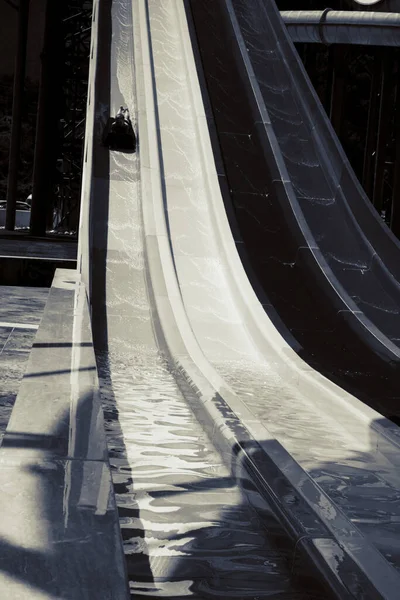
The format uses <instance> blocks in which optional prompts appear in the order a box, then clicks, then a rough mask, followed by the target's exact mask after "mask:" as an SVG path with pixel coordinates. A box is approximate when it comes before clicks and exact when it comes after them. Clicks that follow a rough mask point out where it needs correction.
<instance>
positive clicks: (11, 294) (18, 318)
mask: <svg viewBox="0 0 400 600" xmlns="http://www.w3.org/2000/svg"><path fill="white" fill-rule="evenodd" d="M48 293H49V290H48V288H25V287H10V286H2V287H0V444H1V441H2V439H3V435H4V432H5V429H6V427H7V423H8V420H9V418H10V414H11V410H12V407H13V405H14V402H15V398H16V396H17V393H18V388H19V385H20V382H21V380H22V377H23V376H24V373H25V368H26V362H27V360H28V357H29V352H30V349H31V347H32V344H33V341H34V339H35V335H36V330H37V327H38V325H39V323H40V319H41V317H42V314H43V310H44V306H45V304H46V299H47V296H48Z"/></svg>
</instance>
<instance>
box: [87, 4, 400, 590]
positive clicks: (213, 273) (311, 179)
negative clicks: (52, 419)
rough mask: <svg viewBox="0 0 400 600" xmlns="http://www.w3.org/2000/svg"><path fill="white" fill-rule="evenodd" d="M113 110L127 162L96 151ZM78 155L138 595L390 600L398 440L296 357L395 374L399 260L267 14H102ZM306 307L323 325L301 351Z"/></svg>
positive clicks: (133, 9)
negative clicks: (121, 118) (128, 145)
mask: <svg viewBox="0 0 400 600" xmlns="http://www.w3.org/2000/svg"><path fill="white" fill-rule="evenodd" d="M269 8H270V10H269ZM192 9H193V11H192ZM271 11H272V12H271ZM270 12H271V14H272V15H275V14H276V15H277V16H276V19H275V21H274V20H273V19H272V17H271V22H270V21H269V20H268V19H269V16H270V15H269V13H270ZM268 26H269V27H270V29H265V28H267V27H268ZM191 34H192V36H191ZM206 34H207V36H208V43H206V42H207V37H204V36H206ZM245 34H246V35H247V36H248V39H247V40H245V38H244V35H245ZM267 34H268V35H267ZM202 35H203V38H202ZM250 37H251V39H250ZM202 39H203V40H204V42H202ZM246 44H247V47H246ZM257 44H266V45H267V46H266V47H265V48H264V46H263V47H262V48H260V47H259V46H258V45H257ZM268 44H269V45H270V46H269V47H268ZM207 46H208V48H210V49H211V50H210V53H211V54H210V56H211V58H213V60H209V59H210V56H208V58H207V52H206V51H207ZM217 51H218V52H220V53H219V54H218V52H217ZM212 52H213V53H214V54H212ZM257 57H259V60H258V61H257ZM266 57H268V58H269V59H270V62H269V66H268V69H269V70H268V77H267V79H265V78H264V79H263V78H262V77H261V73H260V72H259V71H257V68H259V69H262V68H264V63H265V58H266ZM208 60H209V62H207V61H208ZM211 64H214V66H215V67H218V69H219V75H220V77H218V79H217V78H215V77H214V85H215V88H218V89H219V90H220V92H221V94H222V100H221V101H220V103H219V104H218V97H217V94H216V95H215V96H214V95H213V90H212V85H211V83H212V80H213V75H214V74H215V73H214V72H213V70H212V68H211ZM202 66H204V67H206V68H205V69H204V73H202ZM208 67H210V70H209V69H208ZM223 74H225V76H223ZM289 75H290V77H291V79H289ZM295 75H296V76H297V79H296V82H297V83H298V87H294V83H293V81H294V77H295ZM229 82H233V88H232V89H230V88H229ZM225 84H226V86H227V87H226V88H225ZM261 92H263V93H261ZM267 92H268V93H267ZM268 94H269V99H270V102H269V104H267V102H266V97H267V96H268ZM305 99H308V100H309V101H310V102H312V103H313V106H314V108H315V107H316V108H315V112H314V113H312V114H313V119H312V120H311V121H310V120H308V121H307V120H306V119H305V115H307V112H306V109H307V104H306V100H305ZM300 100H301V101H300ZM273 101H275V104H274V102H273ZM292 101H293V103H291V102H292ZM121 105H124V106H128V107H129V108H130V110H131V113H132V117H133V121H134V128H135V131H136V133H137V137H138V150H137V152H136V153H122V152H115V151H113V152H109V151H108V150H107V149H106V148H104V147H103V146H102V145H101V136H102V132H103V128H104V126H105V124H106V121H107V119H108V117H109V116H110V115H114V114H115V113H116V112H117V110H118V108H119V107H120V106H121ZM294 106H295V107H296V111H295V112H293V107H294ZM232 107H233V108H232ZM273 109H274V110H275V112H274V110H273ZM317 109H318V111H319V112H318V111H317ZM257 111H258V113H257ZM272 114H274V119H273V118H272ZM223 119H225V122H224V123H225V129H224V123H223ZM250 122H251V127H252V128H253V129H252V130H251V132H249V129H248V127H249V123H250ZM310 123H312V126H310ZM280 124H281V127H280V126H279V125H280ZM210 132H211V135H210ZM310 132H311V134H312V142H313V144H311V142H310V136H309V134H310ZM323 136H325V137H323ZM254 140H256V142H255V141H254ZM253 142H254V147H253ZM229 144H230V147H229ZM257 144H258V145H257ZM316 148H317V150H318V152H317V150H316ZM322 158H324V159H325V163H323V161H322ZM84 160H85V170H84V181H83V197H82V198H83V199H82V211H81V224H80V235H79V253H78V254H79V256H78V259H79V260H78V263H79V268H80V271H81V273H82V278H83V281H84V282H85V284H86V287H87V292H88V297H89V300H90V304H91V312H92V327H93V335H94V343H95V349H96V353H97V361H98V369H99V377H100V386H101V391H102V397H103V407H104V410H105V416H106V427H107V435H108V447H109V456H110V463H111V468H112V473H113V481H114V489H115V492H116V499H117V505H118V507H119V512H120V523H121V531H122V537H123V541H124V549H125V555H126V558H127V565H128V573H129V580H130V587H131V593H132V594H133V595H134V597H141V596H143V597H144V596H149V595H150V596H151V597H157V596H163V597H165V596H167V597H191V596H193V597H195V596H197V597H203V595H205V596H206V597H209V596H210V595H211V596H214V597H221V596H226V597H246V598H254V597H256V596H257V597H263V595H265V596H268V595H269V596H271V595H272V596H273V595H274V594H275V595H279V597H280V598H294V597H296V598H311V597H312V598H326V597H327V594H330V595H332V596H333V597H336V598H341V599H344V598H355V597H364V598H373V597H377V598H378V597H379V598H395V597H396V594H397V587H398V584H399V581H400V580H399V573H398V569H399V566H400V556H399V552H398V541H397V540H398V534H397V529H398V527H399V525H398V523H399V522H400V503H399V499H398V498H399V490H400V479H399V475H398V469H397V473H396V467H397V463H398V451H399V446H400V439H399V435H398V429H397V427H396V426H395V425H394V424H393V423H392V422H391V421H390V420H388V419H386V418H385V417H384V416H382V414H380V413H379V412H376V410H375V409H376V408H377V407H375V409H374V408H372V407H370V406H367V405H366V404H364V403H362V402H360V400H359V398H358V397H356V395H354V394H351V393H349V391H348V390H346V389H344V388H343V387H339V386H337V385H336V384H335V383H334V382H333V381H331V380H330V379H329V378H327V377H325V376H324V375H323V374H321V373H320V372H319V371H318V370H317V369H315V368H314V367H315V366H318V365H317V364H316V363H315V361H314V363H313V362H312V361H311V360H308V361H307V362H306V360H303V358H309V356H308V354H307V352H303V347H306V350H308V351H309V352H311V351H310V350H309V349H310V348H318V347H319V346H318V344H320V346H321V345H322V346H323V344H321V338H323V339H324V340H325V339H326V338H329V342H328V344H327V345H329V344H330V340H331V337H329V336H328V335H327V334H328V333H329V331H333V332H334V336H335V337H337V338H338V339H339V340H340V341H339V344H342V341H341V340H345V342H346V344H347V346H346V345H343V346H340V347H341V348H343V350H342V353H345V352H346V351H347V349H348V348H350V350H349V351H348V353H349V354H350V356H351V357H352V359H353V360H355V359H356V358H360V360H364V361H370V362H368V365H370V364H372V363H373V362H374V361H376V362H377V363H379V364H382V365H383V367H382V369H386V368H387V369H389V368H395V367H393V364H394V365H396V364H397V362H398V353H399V352H400V351H399V349H398V347H397V343H396V342H397V340H398V334H397V329H396V318H395V316H394V317H393V315H396V314H397V312H398V306H399V304H398V302H397V295H398V283H397V279H396V261H395V258H394V259H393V258H391V257H392V256H394V257H395V252H398V245H397V242H396V241H395V240H394V239H393V238H392V237H391V236H390V234H388V233H387V232H386V231H385V229H384V227H383V226H382V225H381V224H380V222H379V220H378V219H376V217H375V215H374V213H373V212H372V210H370V209H369V206H368V205H367V203H365V207H364V208H363V209H362V210H361V209H359V212H357V206H358V204H357V202H359V203H360V202H361V201H363V196H362V192H361V190H360V188H359V186H358V184H357V182H356V180H355V178H354V175H353V174H352V171H351V169H350V167H349V165H348V163H347V161H346V159H345V157H344V154H343V152H342V150H341V149H340V147H339V146H338V143H337V140H336V139H335V138H334V136H333V133H332V130H331V129H330V127H329V124H328V123H327V120H326V117H324V115H323V114H322V113H321V110H320V107H319V104H318V101H317V100H316V97H315V94H314V92H313V91H312V88H311V87H310V83H309V81H308V80H307V78H306V77H305V75H304V72H303V70H302V68H301V65H300V64H299V61H298V59H297V57H296V56H295V54H294V49H293V46H292V45H291V42H290V40H289V39H288V38H287V35H286V34H285V30H284V28H283V26H282V23H281V21H280V20H279V18H278V13H277V11H276V8H275V5H274V4H270V3H265V4H264V3H262V2H254V3H253V2H246V3H244V2H243V3H239V2H237V3H236V2H234V3H231V2H230V1H228V0H226V1H222V0H221V1H215V0H214V2H208V1H207V0H204V2H202V3H192V6H190V4H189V3H186V2H183V1H181V0H120V1H116V0H114V1H112V0H97V1H95V2H94V13H93V34H92V49H91V71H90V82H89V97H88V112H87V129H86V139H85V153H84ZM327 164H328V166H329V165H330V167H331V169H328V168H326V165H327ZM288 165H290V168H289V166H288ZM339 173H340V177H339V175H338V174H339ZM235 174H236V175H237V177H236V179H235ZM338 177H339V179H338ZM234 181H235V183H234ZM264 185H265V188H263V187H262V186H264ZM241 186H244V187H243V188H241ZM246 186H247V187H246ZM324 186H325V187H324ZM346 186H347V187H346ZM261 188H262V189H261ZM348 189H350V190H352V193H353V191H354V190H355V192H357V193H358V196H359V197H355V196H354V197H353V196H352V197H351V202H350V199H349V197H348ZM229 190H230V193H229ZM260 190H261V191H260ZM355 192H354V194H355ZM350 195H351V194H350ZM252 196H253V198H251V197H252ZM360 198H361V200H360ZM250 202H253V204H252V205H251V206H252V207H253V209H250ZM278 202H279V204H278ZM254 207H256V208H254ZM257 207H258V208H257ZM323 211H325V212H323ZM243 215H244V216H243ZM261 217H262V219H261ZM246 218H247V219H248V221H247V222H246V220H245V219H246ZM254 223H256V224H257V226H253V229H252V228H251V224H253V225H254ZM266 223H267V224H268V227H266ZM360 223H361V225H362V228H361V225H360ZM328 224H329V225H330V226H331V227H328ZM331 229H332V232H333V235H332V236H331V235H329V236H328V235H327V232H328V230H329V231H330V230H331ZM252 232H253V233H252ZM269 234H271V236H269ZM339 234H340V239H339ZM374 236H375V237H374ZM252 237H253V239H252ZM270 238H271V239H270ZM371 240H372V241H373V242H374V245H372V241H371ZM261 242H265V248H266V250H265V253H264V254H262V248H263V244H262V243H261ZM334 242H336V245H334ZM282 247H283V250H282ZM257 252H258V253H259V254H260V255H261V256H260V260H259V261H257V260H256V259H257ZM282 252H284V253H286V255H285V256H283V255H282ZM352 252H356V254H355V257H354V260H353V259H351V264H350V258H349V257H350V255H351V253H352ZM267 259H268V260H269V259H270V260H269V262H268V260H267ZM361 260H363V261H364V262H362V263H360V261H361ZM274 261H275V262H281V264H283V265H284V266H286V263H287V266H288V267H289V268H287V269H285V271H284V275H283V274H282V273H279V272H277V271H276V270H275V271H274V269H273V268H271V264H273V262H274ZM297 265H300V267H301V268H298V267H297ZM349 265H350V266H351V268H350V269H349V268H348V267H349ZM346 267H347V268H346ZM263 273H264V275H263ZM270 277H271V279H272V280H273V282H274V283H276V282H278V284H280V283H281V282H282V281H285V282H286V284H287V286H286V288H283V287H279V286H276V287H275V288H270V287H268V286H267V285H266V283H265V282H266V280H267V279H269V278H270ZM363 278H364V279H363ZM364 282H366V283H365V284H364ZM307 285H308V286H309V287H308V288H307V287H306V286H307ZM378 285H379V287H376V286H378ZM303 288H305V289H306V290H308V291H307V293H310V294H311V295H310V296H309V305H308V306H306V307H304V299H305V297H306V296H305V292H302V291H301V290H303ZM255 290H256V291H257V294H256V292H255ZM310 290H311V292H312V293H311V292H310ZM374 294H376V296H374ZM380 294H382V295H380ZM276 298H280V299H281V302H277V301H276ZM298 298H299V303H300V305H299V306H298V305H296V302H297V300H298ZM285 303H286V306H289V308H290V309H291V310H289V308H287V310H286V311H285V310H283V309H282V305H283V306H284V305H285ZM302 303H303V305H302ZM305 308H307V311H305ZM300 310H302V311H303V312H302V313H301V314H302V315H303V313H305V312H308V313H309V314H310V315H311V317H312V320H313V323H314V325H315V323H316V324H317V325H319V324H321V327H320V328H319V329H318V327H314V329H312V328H311V327H308V329H307V336H303V337H301V335H299V331H300V333H301V330H300V329H299V330H297V329H296V328H294V327H291V325H290V319H289V317H288V315H290V314H291V312H293V313H295V314H298V313H299V311H300ZM396 311H397V312H396ZM385 315H386V320H385ZM387 315H391V321H390V323H391V322H393V328H392V326H391V325H390V323H389V319H388V318H387ZM299 318H300V317H299ZM288 319H289V320H288ZM314 331H316V333H317V335H314V336H313V335H312V332H314ZM321 332H322V333H323V334H324V335H318V334H321ZM341 336H342V337H341ZM396 336H397V337H396ZM310 340H311V342H313V343H314V344H315V345H314V346H312V345H310V344H311V342H310ZM360 348H361V350H362V352H361V350H360ZM356 352H358V354H357V353H356ZM303 354H304V356H303ZM311 354H312V352H311ZM340 354H341V352H337V353H336V355H335V353H333V358H334V359H335V360H339V358H338V356H339V357H340ZM302 356H303V357H302ZM365 357H366V358H365ZM349 364H350V367H349V370H351V368H352V366H351V365H352V363H349ZM374 364H375V363H374ZM321 370H322V369H321ZM385 373H386V371H385ZM332 379H333V378H332ZM356 383H357V384H358V381H357V382H356ZM378 502H379V507H380V510H379V513H377V511H376V506H377V503H378ZM388 524H389V525H388ZM284 539H288V540H289V541H291V543H292V545H290V544H289V545H288V544H286V542H285V543H284V541H283V540H284ZM293 545H294V550H293ZM303 560H306V561H307V563H306V567H307V568H306V569H305V568H304V563H303ZM299 562H300V567H298V572H299V573H302V576H299V575H298V573H297V577H294V576H293V573H295V574H296V572H297V569H296V566H297V565H298V563H299ZM372 566H373V568H372ZM234 572H235V573H234ZM304 573H310V577H309V578H308V577H305V576H304ZM314 575H315V576H314ZM319 579H320V580H321V582H322V583H321V585H323V586H324V589H321V587H320V583H319ZM327 590H328V591H327ZM360 593H361V594H362V596H360Z"/></svg>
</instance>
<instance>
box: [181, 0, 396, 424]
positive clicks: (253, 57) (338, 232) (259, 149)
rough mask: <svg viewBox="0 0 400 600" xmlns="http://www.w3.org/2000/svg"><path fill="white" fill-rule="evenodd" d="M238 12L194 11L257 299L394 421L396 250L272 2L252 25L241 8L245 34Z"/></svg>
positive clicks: (314, 361) (226, 6) (228, 7)
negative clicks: (260, 290) (255, 280)
mask: <svg viewBox="0 0 400 600" xmlns="http://www.w3.org/2000/svg"><path fill="white" fill-rule="evenodd" d="M234 5H235V10H233V5H232V4H231V3H230V2H225V1H223V0H221V1H220V2H211V1H207V0H206V1H205V2H203V3H196V2H192V3H191V7H192V11H193V15H194V23H195V30H196V33H197V37H198V40H199V46H200V54H201V59H202V62H203V65H204V70H205V79H206V83H207V87H208V91H209V95H210V99H211V105H212V112H213V117H214V119H215V125H216V132H217V137H218V143H219V146H220V149H221V153H222V159H223V162H222V167H221V166H220V167H219V169H220V170H219V173H220V182H221V189H226V188H229V189H230V193H226V194H225V198H227V200H226V202H227V205H229V204H230V203H232V205H233V207H234V211H235V216H236V220H237V224H238V229H239V232H240V235H241V237H242V242H244V244H245V247H246V251H247V254H248V256H249V257H250V262H251V266H252V268H253V271H254V272H255V274H256V276H257V278H258V282H259V283H260V284H261V285H262V288H263V291H264V297H263V295H262V294H261V295H260V294H259V297H260V300H261V301H262V302H263V304H264V306H265V308H266V310H267V312H271V306H272V307H273V309H274V310H276V311H277V312H278V314H279V316H280V317H281V320H282V321H283V322H284V323H285V325H286V328H287V329H286V332H288V331H290V334H291V337H292V340H293V337H294V338H295V340H296V341H295V343H294V344H293V341H291V342H290V343H291V345H292V346H293V347H296V346H297V347H298V346H300V348H299V349H298V351H299V353H300V355H301V356H303V357H304V358H305V359H306V360H307V362H308V363H309V364H311V365H313V366H315V367H316V368H318V369H319V370H321V371H322V372H324V373H326V374H327V376H329V377H331V378H332V379H333V380H335V381H337V382H340V384H341V385H344V386H345V387H346V389H348V390H351V391H352V392H353V393H356V394H357V395H358V396H360V397H362V398H363V400H364V401H366V402H368V403H369V404H370V405H371V406H374V407H375V408H377V409H378V410H380V411H382V412H384V413H385V414H386V415H388V416H389V415H390V416H394V417H396V418H398V413H399V408H398V406H399V398H400V393H399V383H398V381H399V378H398V370H399V368H398V362H397V358H396V356H397V353H398V348H397V343H396V342H397V337H396V336H397V334H396V327H397V323H398V306H399V304H398V283H397V280H396V277H397V275H396V269H397V267H396V256H398V243H397V241H396V240H395V239H394V238H393V236H392V234H391V232H390V231H388V230H387V228H386V226H385V225H384V224H383V223H382V222H381V220H380V219H379V217H378V216H377V215H376V213H375V211H374V209H373V208H372V207H371V205H370V203H369V201H368V199H367V198H366V197H365V195H363V192H362V190H361V188H360V186H359V185H358V182H357V181H356V179H355V177H354V174H353V172H352V171H351V168H350V166H349V164H348V161H347V159H346V158H345V156H344V154H343V151H342V149H341V147H340V145H339V142H338V140H337V139H336V137H335V134H334V133H333V131H332V128H331V127H330V124H329V121H328V119H327V117H326V115H325V113H324V112H323V109H322V107H321V105H320V104H319V102H318V100H317V98H316V96H315V92H314V90H313V88H312V86H311V83H310V82H309V80H308V78H307V76H306V74H305V72H304V69H303V68H302V66H301V64H300V61H299V58H298V56H297V53H296V51H295V50H294V48H293V44H292V43H291V42H290V40H289V39H288V37H287V34H286V31H284V30H283V31H281V29H282V27H284V25H283V24H282V21H281V20H280V17H279V14H277V23H275V21H274V23H273V24H271V23H270V21H268V20H267V18H266V17H265V15H264V13H268V16H269V13H270V12H271V11H272V12H273V10H275V9H274V8H273V7H272V4H271V3H269V2H266V3H258V4H257V3H256V5H254V6H253V10H254V14H257V15H258V17H257V18H254V16H253V17H251V16H249V15H253V13H252V12H251V10H250V9H249V8H246V7H247V6H248V5H247V4H246V6H245V7H244V8H243V7H242V9H243V11H244V12H245V14H246V15H247V17H246V18H247V20H246V19H244V17H243V19H244V20H245V24H243V22H242V21H243V19H242V21H240V22H239V20H238V18H237V16H236V12H238V13H240V10H239V8H238V6H239V5H240V3H234ZM235 11H236V12H235ZM246 11H248V12H246ZM257 11H258V12H257ZM240 14H241V13H240ZM251 19H253V20H252V21H251ZM263 19H264V20H263ZM264 21H266V22H267V25H266V24H265V23H264ZM248 22H250V23H251V24H252V25H253V26H254V31H253V30H252V29H251V25H249V23H248ZM278 25H279V27H280V28H281V29H278V33H275V26H278ZM252 35H253V38H254V39H253V38H252V37H251V36H252ZM279 40H280V41H279ZM307 107H308V108H307ZM329 136H330V137H329ZM327 156H328V158H329V159H330V160H327ZM225 174H226V178H225V177H224V175H225ZM225 179H226V181H225ZM332 182H333V183H332ZM358 221H359V223H360V225H359V224H358ZM235 235H236V239H237V240H238V237H237V233H236V234H235ZM369 240H372V241H373V244H374V245H373V246H372V244H371V243H370V241H369ZM238 248H239V249H241V248H243V243H241V244H240V243H239V246H238ZM265 294H266V296H267V297H266V298H265ZM364 311H365V312H364ZM281 330H282V331H283V333H284V335H286V337H287V338H288V339H289V336H288V335H287V333H285V327H282V328H281Z"/></svg>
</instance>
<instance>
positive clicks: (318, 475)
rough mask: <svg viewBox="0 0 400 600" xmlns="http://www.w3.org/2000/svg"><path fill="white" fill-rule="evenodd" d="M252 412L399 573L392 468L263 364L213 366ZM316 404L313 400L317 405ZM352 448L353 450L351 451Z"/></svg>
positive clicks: (399, 484)
mask: <svg viewBox="0 0 400 600" xmlns="http://www.w3.org/2000/svg"><path fill="white" fill-rule="evenodd" d="M214 366H215V367H216V369H217V370H218V372H219V373H220V375H222V377H223V378H224V379H225V381H227V383H229V385H230V386H231V387H232V389H233V390H234V391H235V392H236V394H238V396H239V397H240V398H241V399H242V401H243V402H244V403H245V404H246V406H247V407H248V408H249V409H250V410H251V412H252V413H253V414H254V415H255V416H256V418H257V419H259V420H260V421H261V422H262V423H264V424H265V426H266V427H267V428H268V430H269V432H270V433H271V434H272V435H274V436H275V437H276V439H277V440H278V441H279V442H280V443H281V444H282V445H283V446H284V447H285V448H286V450H288V452H290V454H291V455H292V456H293V457H294V458H295V459H296V460H297V461H298V462H299V463H300V464H301V466H302V467H303V468H304V469H305V470H306V471H308V473H310V475H311V476H312V477H313V479H315V481H317V483H318V484H319V485H320V486H321V488H322V489H323V490H324V491H325V492H326V493H327V494H328V496H330V497H331V498H332V500H333V501H334V502H335V503H336V504H337V505H338V506H339V507H340V508H341V509H342V510H343V512H344V513H345V514H346V515H347V517H348V518H349V519H350V520H351V521H352V522H353V523H354V524H355V525H357V527H358V528H359V529H360V530H361V531H362V532H363V533H364V534H365V535H366V536H368V538H369V539H370V541H371V542H372V543H373V544H375V545H376V547H377V548H378V550H379V551H380V552H382V554H383V555H384V556H385V558H386V559H387V560H388V561H389V562H390V563H391V564H392V565H393V566H395V567H396V568H397V569H399V570H400V547H399V543H398V540H399V539H400V480H399V478H398V477H397V475H396V473H394V469H393V465H391V464H387V463H386V462H385V460H384V458H383V457H380V456H379V454H377V453H376V451H375V448H373V447H371V443H370V440H368V439H367V440H364V441H363V440H362V439H361V438H360V437H358V438H357V440H355V438H354V436H352V435H350V434H349V433H348V432H346V431H345V430H344V429H343V427H341V426H340V425H339V424H338V423H336V422H335V421H334V420H333V419H330V418H329V417H328V415H327V414H326V413H325V407H324V405H323V402H324V398H323V396H321V403H322V404H321V406H320V407H319V406H318V404H312V403H311V402H309V401H308V399H307V398H306V397H304V396H300V395H299V394H296V390H295V389H294V387H291V386H290V385H288V384H287V383H286V382H285V381H284V380H282V379H281V381H279V379H277V377H278V376H277V372H276V370H274V369H272V370H271V372H269V371H268V366H267V363H262V364H258V363H250V362H249V363H247V364H244V363H243V362H242V363H240V364H239V363H233V362H232V361H226V362H225V363H221V362H220V363H218V364H214ZM316 402H317V401H316ZM355 443H356V444H357V446H356V447H357V450H355Z"/></svg>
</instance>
